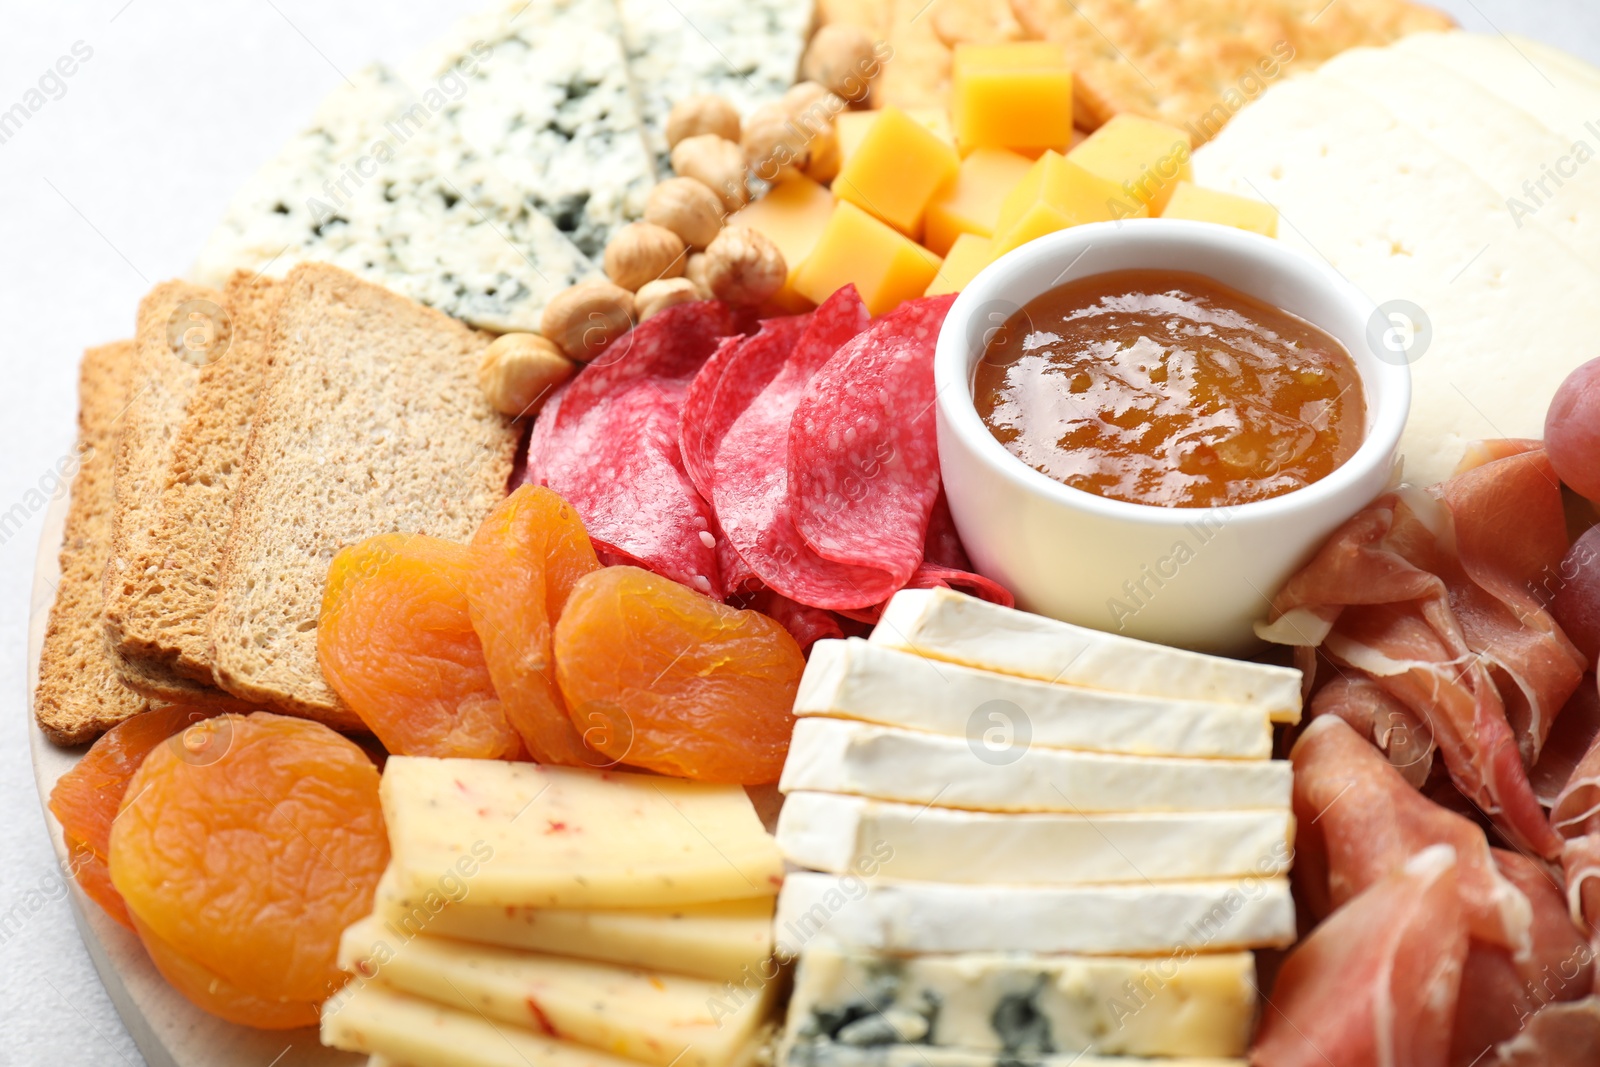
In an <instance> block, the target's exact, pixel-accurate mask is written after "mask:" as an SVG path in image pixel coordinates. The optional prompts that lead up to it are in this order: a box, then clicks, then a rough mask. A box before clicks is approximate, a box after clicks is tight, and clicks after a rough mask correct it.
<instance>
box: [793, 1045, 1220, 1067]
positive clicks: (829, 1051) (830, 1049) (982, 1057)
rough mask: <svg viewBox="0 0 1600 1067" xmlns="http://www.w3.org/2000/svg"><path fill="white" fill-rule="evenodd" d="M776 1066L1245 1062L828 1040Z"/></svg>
mask: <svg viewBox="0 0 1600 1067" xmlns="http://www.w3.org/2000/svg"><path fill="white" fill-rule="evenodd" d="M780 1067H1246V1061H1245V1060H1242V1059H1231V1060H1219V1059H1194V1058H1192V1057H1188V1056H1184V1057H1180V1058H1177V1059H1164V1058H1163V1059H1144V1058H1136V1057H1132V1056H1085V1055H1081V1054H1063V1055H1037V1054H1028V1053H1022V1054H1018V1053H1014V1052H973V1051H970V1050H968V1049H955V1048H927V1047H925V1046H922V1045H910V1044H901V1045H879V1046H876V1047H873V1048H857V1047H855V1046H852V1045H840V1044H837V1043H831V1042H830V1043H818V1044H808V1045H797V1046H795V1047H794V1048H792V1049H790V1050H789V1052H788V1055H787V1056H785V1057H784V1058H783V1059H782V1060H781V1061H780Z"/></svg>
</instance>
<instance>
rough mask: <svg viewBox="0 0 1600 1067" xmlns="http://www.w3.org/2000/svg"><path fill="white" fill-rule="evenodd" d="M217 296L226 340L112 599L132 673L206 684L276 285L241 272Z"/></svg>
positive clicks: (198, 385) (208, 368) (279, 295)
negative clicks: (146, 530) (221, 297)
mask: <svg viewBox="0 0 1600 1067" xmlns="http://www.w3.org/2000/svg"><path fill="white" fill-rule="evenodd" d="M225 297H226V299H225V305H226V309H227V313H228V315H229V317H230V319H231V320H232V342H231V344H229V345H228V347H227V350H226V351H225V352H222V353H221V354H220V355H219V357H218V358H216V359H214V360H213V361H212V362H210V363H207V364H206V365H205V366H203V367H202V368H200V372H199V375H198V378H197V380H196V382H195V385H194V389H193V392H192V394H191V396H190V398H189V402H188V407H187V411H186V412H185V415H184V417H183V420H182V422H181V423H180V424H179V426H178V428H177V431H176V434H175V437H174V441H173V445H172V459H171V463H170V466H169V468H168V469H169V471H170V476H169V478H168V480H167V482H166V485H165V487H164V488H162V489H161V490H160V493H159V497H158V502H157V507H156V515H155V520H154V528H153V533H152V535H151V537H149V538H148V539H147V540H146V541H145V542H144V545H143V548H142V552H141V551H140V550H139V549H137V548H136V549H133V550H132V551H133V552H134V556H133V558H132V561H131V566H130V567H129V568H128V572H127V574H126V575H125V576H124V578H123V580H122V582H121V586H120V588H121V589H122V590H123V591H124V595H123V596H122V597H121V598H120V602H119V604H118V609H119V622H120V626H121V637H122V645H121V651H122V652H123V654H124V655H125V657H126V658H128V659H129V660H130V661H132V669H137V668H138V667H152V668H153V669H155V670H157V671H162V670H165V671H167V672H168V673H176V674H178V675H179V676H181V677H184V678H189V679H193V680H194V681H196V682H198V683H201V684H203V685H211V684H213V683H212V674H211V671H212V656H211V630H210V625H209V622H210V617H211V609H212V608H214V607H216V603H217V575H218V574H219V573H220V571H221V569H222V549H223V546H224V545H225V544H226V542H227V538H228V529H229V527H230V526H231V525H232V522H233V503H234V499H233V498H234V495H235V493H236V491H237V489H238V485H239V479H240V474H241V472H242V470H243V466H244V452H245V444H246V442H247V441H248V440H249V438H250V424H251V420H252V418H253V417H254V415H255V410H256V402H257V401H258V400H259V399H260V396H261V383H262V379H263V375H264V373H265V361H266V357H267V337H268V335H269V333H270V331H271V328H272V321H273V319H274V318H275V317H276V315H277V310H278V305H279V303H281V302H282V299H283V286H282V284H281V283H279V282H275V281H273V280H271V279H270V278H252V277H251V275H249V274H246V273H240V274H239V275H237V276H236V277H235V278H234V279H233V280H232V281H231V282H230V283H229V285H228V288H227V292H226V294H225Z"/></svg>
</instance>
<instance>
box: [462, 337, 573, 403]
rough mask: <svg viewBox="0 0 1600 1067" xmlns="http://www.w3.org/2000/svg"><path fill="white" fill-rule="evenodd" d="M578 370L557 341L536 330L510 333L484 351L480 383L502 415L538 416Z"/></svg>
mask: <svg viewBox="0 0 1600 1067" xmlns="http://www.w3.org/2000/svg"><path fill="white" fill-rule="evenodd" d="M577 369H578V367H577V364H575V363H573V362H572V360H570V359H568V358H567V357H566V356H565V355H563V354H562V352H561V349H559V348H557V347H556V345H555V343H554V342H552V341H550V340H548V339H546V338H544V337H540V336H539V335H538V334H535V333H508V334H506V335H504V336H502V337H497V338H495V339H494V341H493V342H492V343H491V344H490V345H489V347H488V348H486V349H485V350H484V353H483V362H482V363H480V364H478V385H479V386H480V387H482V389H483V394H484V397H485V398H486V399H487V400H488V401H489V406H490V407H492V408H494V409H495V410H496V411H498V412H500V413H501V414H502V415H511V416H513V417H520V416H525V415H534V414H537V413H538V411H539V409H540V408H542V407H544V402H545V401H546V400H548V399H549V398H550V394H551V393H553V392H555V389H556V386H558V385H560V384H561V383H562V382H564V381H566V380H567V379H568V378H570V377H572V375H573V373H574V372H575V371H576V370H577Z"/></svg>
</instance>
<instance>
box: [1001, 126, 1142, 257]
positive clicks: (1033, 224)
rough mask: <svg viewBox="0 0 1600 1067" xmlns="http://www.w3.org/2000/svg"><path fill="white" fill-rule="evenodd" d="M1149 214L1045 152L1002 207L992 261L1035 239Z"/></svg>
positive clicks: (1130, 199)
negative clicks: (1085, 225) (1098, 223)
mask: <svg viewBox="0 0 1600 1067" xmlns="http://www.w3.org/2000/svg"><path fill="white" fill-rule="evenodd" d="M1149 214H1150V209H1149V208H1147V207H1145V205H1144V204H1143V202H1141V201H1140V200H1138V199H1137V198H1134V197H1130V196H1128V194H1127V193H1126V192H1124V191H1123V189H1122V187H1121V186H1119V185H1117V184H1115V183H1114V182H1110V181H1107V180H1106V179H1104V178H1101V177H1099V176H1098V175H1095V174H1091V173H1089V172H1088V171H1087V170H1084V169H1083V168H1082V167H1080V166H1078V165H1077V164H1076V163H1073V162H1071V161H1070V160H1068V159H1067V158H1066V157H1064V156H1062V155H1061V154H1060V153H1059V152H1046V153H1045V154H1044V155H1042V156H1040V157H1039V161H1038V162H1037V163H1035V164H1034V165H1033V166H1032V167H1031V168H1030V169H1029V170H1028V173H1027V174H1025V175H1023V178H1022V180H1021V181H1020V182H1018V183H1017V185H1016V187H1015V188H1014V189H1012V190H1011V192H1010V193H1009V194H1008V195H1007V196H1006V198H1005V200H1004V201H1003V202H1002V203H1001V205H1000V217H999V219H998V220H997V222H996V224H995V239H994V255H995V257H996V258H999V257H1000V256H1003V255H1005V254H1006V253H1007V252H1009V251H1011V250H1012V249H1013V248H1016V247H1017V246H1018V245H1022V244H1026V243H1027V242H1029V241H1031V240H1033V239H1034V238H1036V237H1043V236H1044V235H1045V234H1047V233H1054V232H1055V231H1056V230H1063V229H1066V228H1067V227H1068V226H1080V225H1082V224H1084V223H1087V222H1110V221H1113V220H1115V219H1128V218H1143V217H1146V216H1148V215H1149Z"/></svg>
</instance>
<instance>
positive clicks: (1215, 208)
mask: <svg viewBox="0 0 1600 1067" xmlns="http://www.w3.org/2000/svg"><path fill="white" fill-rule="evenodd" d="M1161 217H1162V218H1164V219H1192V220H1194V221H1196V222H1216V223H1220V224H1221V225H1223V226H1236V227H1238V228H1239V229H1241V230H1249V231H1250V232H1252V233H1259V234H1261V235H1262V236H1263V237H1276V236H1278V209H1277V208H1275V207H1273V206H1272V205H1271V204H1263V203H1262V202H1261V201H1259V200H1251V199H1250V198H1249V197H1244V196H1234V195H1233V194H1232V193H1224V192H1220V191H1218V190H1216V189H1202V188H1201V187H1200V186H1198V185H1195V184H1194V183H1193V182H1182V183H1180V184H1179V185H1178V188H1177V189H1176V190H1174V191H1173V194H1172V199H1171V200H1170V201H1168V202H1167V209H1166V210H1165V211H1163V212H1162V213H1161Z"/></svg>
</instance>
